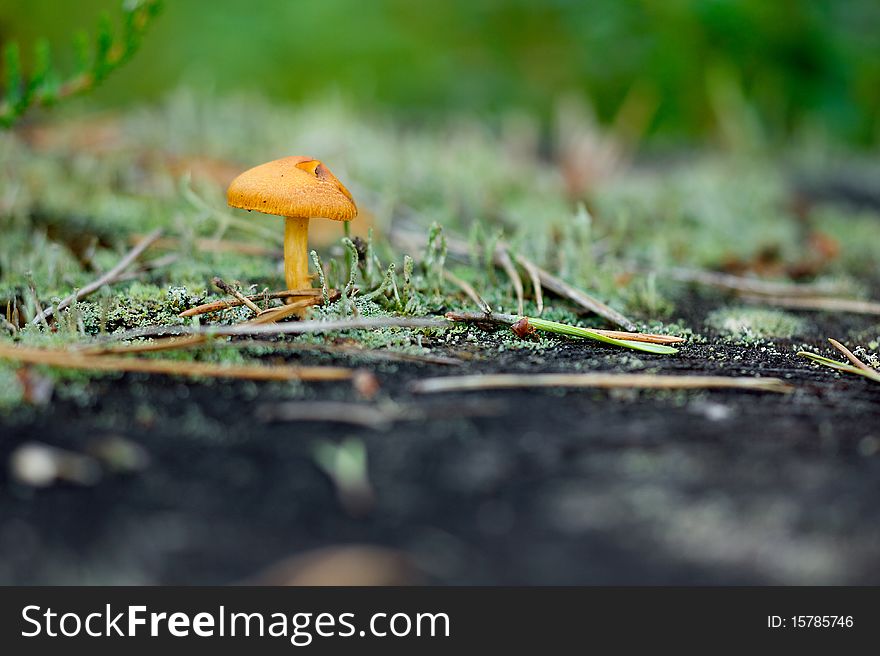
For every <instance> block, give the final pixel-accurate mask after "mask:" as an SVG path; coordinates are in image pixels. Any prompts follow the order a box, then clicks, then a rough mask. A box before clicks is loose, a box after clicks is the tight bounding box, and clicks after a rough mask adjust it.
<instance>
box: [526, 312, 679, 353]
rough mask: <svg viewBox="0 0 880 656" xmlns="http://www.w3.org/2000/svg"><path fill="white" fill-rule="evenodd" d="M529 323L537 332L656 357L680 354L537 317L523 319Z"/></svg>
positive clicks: (648, 344)
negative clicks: (566, 336) (610, 345)
mask: <svg viewBox="0 0 880 656" xmlns="http://www.w3.org/2000/svg"><path fill="white" fill-rule="evenodd" d="M521 318H523V319H525V320H526V321H528V322H529V325H530V326H532V327H533V328H535V329H537V330H543V331H546V332H549V333H556V334H558V335H569V336H571V337H584V338H586V339H595V340H596V341H599V342H605V343H606V344H613V345H614V346H622V347H623V348H628V349H632V350H634V351H642V352H644V353H654V354H656V355H673V354H675V353H678V349H676V348H673V347H671V346H666V345H664V344H651V343H650V342H635V341H632V340H628V339H615V338H614V337H608V336H606V335H602V334H600V333H597V332H594V331H592V330H590V329H589V328H581V327H579V326H571V325H569V324H566V323H559V322H557V321H547V320H546V319H537V318H535V317H521Z"/></svg>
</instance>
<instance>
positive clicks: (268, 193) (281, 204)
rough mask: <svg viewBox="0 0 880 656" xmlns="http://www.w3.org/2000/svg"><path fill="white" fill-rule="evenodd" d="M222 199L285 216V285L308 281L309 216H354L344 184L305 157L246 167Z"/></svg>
mask: <svg viewBox="0 0 880 656" xmlns="http://www.w3.org/2000/svg"><path fill="white" fill-rule="evenodd" d="M226 199H227V202H228V203H229V205H230V206H231V207H238V208H241V209H245V210H256V211H257V212H262V213H264V214H275V215H277V216H283V217H285V218H284V278H285V282H286V284H287V289H306V288H309V287H311V286H312V280H311V278H310V276H309V246H308V240H309V219H313V218H323V219H333V220H334V221H351V220H352V219H353V218H354V217H355V216H357V207H356V206H355V204H354V199H353V198H352V197H351V194H350V193H349V192H348V189H346V188H345V187H344V186H343V184H342V183H341V182H340V181H339V180H337V179H336V176H335V175H333V174H332V173H331V172H330V169H328V168H327V167H326V166H325V165H324V164H323V163H321V162H320V161H318V160H316V159H313V158H311V157H284V158H282V159H276V160H274V161H272V162H267V163H266V164H261V165H260V166H256V167H254V168H252V169H249V170H247V171H245V172H244V173H242V174H241V175H239V176H238V177H237V178H235V180H233V181H232V182H231V183H230V185H229V189H228V190H227V191H226ZM291 300H295V299H291Z"/></svg>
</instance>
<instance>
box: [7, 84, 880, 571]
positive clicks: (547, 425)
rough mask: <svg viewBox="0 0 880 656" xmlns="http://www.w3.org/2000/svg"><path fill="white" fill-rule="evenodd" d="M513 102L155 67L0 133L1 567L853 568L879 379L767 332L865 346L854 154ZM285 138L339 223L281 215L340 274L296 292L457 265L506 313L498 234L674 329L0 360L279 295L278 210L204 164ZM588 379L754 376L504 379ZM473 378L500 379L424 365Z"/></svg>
mask: <svg viewBox="0 0 880 656" xmlns="http://www.w3.org/2000/svg"><path fill="white" fill-rule="evenodd" d="M245 112H248V115H249V116H251V118H249V119H248V120H244V119H243V116H244V115H245ZM254 112H257V113H258V118H259V120H254V119H253V116H252V115H253V113H254ZM316 126H317V127H316ZM520 127H521V129H520V130H519V131H515V132H510V131H505V130H500V131H493V130H491V129H488V128H484V127H482V126H479V125H476V124H474V123H472V122H467V121H462V122H458V123H455V122H451V123H450V124H449V125H448V126H440V127H434V128H420V129H412V130H397V129H394V128H392V127H391V126H389V125H388V124H387V122H384V121H375V120H374V121H370V120H367V119H363V118H362V117H358V116H357V115H356V113H353V112H352V110H351V109H350V108H346V107H344V106H339V105H335V104H332V103H331V104H324V105H316V106H314V107H305V108H303V109H300V110H296V111H294V110H290V109H285V108H276V107H271V106H260V107H256V108H254V107H253V106H251V105H247V106H246V105H245V104H244V103H243V102H242V101H224V102H222V103H221V102H209V101H200V100H198V99H194V98H192V97H190V96H188V95H186V94H178V95H177V96H175V97H173V98H171V99H169V100H168V101H167V103H165V104H164V105H162V106H159V107H154V108H145V109H140V110H137V111H132V112H130V113H127V114H122V115H99V116H97V117H86V118H82V117H81V116H73V117H60V118H57V119H55V120H53V121H51V122H35V123H33V124H29V125H25V126H23V127H22V128H20V129H18V130H16V131H14V132H10V133H8V134H4V135H0V162H2V164H0V169H2V177H0V229H2V231H3V233H2V234H3V239H2V241H0V300H2V301H3V307H4V308H5V313H0V317H3V318H4V320H5V322H6V324H4V326H2V327H3V328H4V330H5V331H6V332H4V333H2V336H0V349H5V350H2V352H0V355H3V356H4V360H0V433H2V439H0V463H5V466H3V467H2V468H0V490H2V491H0V583H4V584H52V583H54V584H58V583H96V584H97V583H115V584H118V583H132V584H139V583H147V584H151V583H181V584H221V583H236V582H242V581H259V582H271V583H285V582H297V583H301V582H348V581H352V580H366V581H369V582H378V583H399V582H402V583H406V582H427V583H439V584H499V583H508V584H516V583H525V584H602V583H609V584H611V583H613V584H660V583H665V584H712V583H716V584H760V583H764V584H811V583H813V584H837V583H851V584H863V583H871V584H877V583H880V574H878V572H880V521H878V519H880V511H878V509H877V504H876V501H875V500H876V499H877V497H878V493H880V385H878V384H877V382H875V381H874V380H871V379H870V378H867V377H862V376H856V375H852V374H851V373H846V372H839V371H834V370H832V369H830V368H827V367H819V366H817V365H816V364H814V363H812V362H811V361H810V360H808V359H807V358H805V357H804V356H803V355H798V353H799V352H802V351H810V352H815V353H820V354H823V355H825V356H830V357H833V358H835V359H837V360H843V359H844V358H843V357H842V356H841V355H840V353H838V352H837V351H835V350H833V349H832V348H831V347H830V346H829V344H828V341H827V339H828V338H835V339H837V340H839V341H841V342H842V343H844V344H845V345H847V346H848V347H849V348H850V349H851V350H853V351H854V352H855V353H856V355H858V356H859V358H861V359H862V360H863V361H864V362H866V363H867V366H868V367H871V368H874V371H877V367H878V366H880V365H878V360H877V357H876V355H875V354H876V353H877V351H878V342H880V309H878V306H877V296H878V295H877V293H876V290H877V289H878V285H880V259H878V258H877V256H876V254H877V247H878V246H880V209H878V206H880V203H878V202H877V195H876V189H873V188H871V187H870V185H867V186H866V185H864V184H861V183H859V181H858V179H855V181H854V177H853V176H852V175H850V172H851V171H853V170H855V171H859V172H862V173H864V172H865V171H871V170H874V169H872V167H875V168H876V163H873V162H863V161H857V160H855V159H853V158H852V157H848V158H831V157H828V156H818V155H815V154H812V155H811V156H810V157H802V158H800V159H797V160H795V158H794V157H793V156H789V157H785V156H780V157H776V158H771V157H769V156H767V155H761V154H755V153H749V154H741V153H740V154H737V153H733V154H731V153H727V154H725V155H723V156H722V155H706V156H701V157H700V158H690V157H688V158H685V157H682V156H678V157H675V158H671V159H669V160H668V161H667V160H659V159H657V158H655V159H653V160H651V159H646V160H645V161H639V162H635V163H629V164H628V165H625V166H624V165H616V166H611V165H610V164H609V166H608V169H607V170H604V169H601V168H600V170H587V169H588V168H589V167H584V166H582V164H583V163H584V162H585V161H586V162H595V161H597V160H596V152H595V151H594V150H591V149H590V148H591V147H590V144H591V143H594V141H595V140H592V141H591V139H588V138H587V137H586V136H584V135H585V134H586V133H584V134H581V139H580V141H578V139H575V138H574V137H572V139H571V140H569V141H560V142H559V143H544V142H543V141H542V140H541V139H539V138H537V137H535V136H534V131H533V130H528V129H525V128H523V127H522V126H520ZM581 127H582V129H583V130H585V131H586V130H587V128H588V127H589V126H588V125H587V124H584V125H583V126H581ZM587 136H589V135H587ZM593 136H596V135H593ZM600 136H602V138H605V139H609V140H610V139H612V137H611V136H608V135H600ZM596 138H598V137H596ZM609 143H611V142H609ZM572 144H575V145H577V144H580V146H579V147H578V148H576V147H575V146H574V145H572ZM299 152H307V153H310V154H313V155H315V156H320V157H321V158H322V159H323V160H324V161H325V162H327V163H328V165H330V166H331V167H332V168H333V170H334V173H336V175H337V176H338V177H340V179H342V180H343V181H344V182H345V183H346V184H347V185H348V186H349V188H350V189H351V190H352V192H353V194H354V196H355V198H356V199H358V201H359V206H360V208H361V216H360V217H358V219H356V220H355V221H354V222H353V223H352V226H351V227H352V231H353V232H352V234H351V236H352V237H353V238H355V237H356V238H357V239H355V241H354V242H352V247H351V248H350V247H348V246H345V244H344V242H343V241H341V240H340V238H341V237H342V236H343V235H342V234H341V228H338V227H337V226H331V228H326V227H323V226H322V227H318V226H315V230H314V231H313V235H312V238H313V243H314V247H315V248H316V250H317V251H318V253H319V254H320V257H321V262H322V263H323V269H324V275H325V280H326V284H327V285H328V287H332V288H335V289H345V287H346V285H347V283H348V282H350V281H351V282H352V283H353V286H354V287H356V288H357V290H358V294H357V296H355V297H354V300H350V301H349V300H346V298H343V299H341V300H337V301H333V302H328V303H326V304H324V305H323V306H322V307H315V308H313V309H312V310H310V315H309V317H308V319H309V320H313V321H319V320H352V319H354V318H356V317H355V316H354V315H355V314H357V317H361V318H366V319H373V320H379V321H386V322H387V323H393V322H394V321H398V320H399V321H401V323H404V324H405V323H406V321H408V320H419V319H424V318H432V317H436V318H438V320H439V319H440V318H442V317H443V316H444V314H445V313H446V312H450V311H453V312H462V311H469V312H478V311H479V308H478V307H477V304H476V302H475V301H474V300H473V299H471V298H469V295H468V294H467V293H466V292H465V291H463V286H462V285H461V281H462V280H463V281H464V282H465V287H466V286H468V285H470V287H472V288H473V289H474V290H476V293H477V294H479V295H480V297H482V298H483V299H485V301H486V302H488V303H489V304H490V305H491V306H492V308H493V309H494V310H496V311H500V312H507V313H516V314H525V315H528V316H532V317H534V316H536V315H537V314H538V313H539V310H540V308H539V304H538V296H537V291H538V290H537V289H536V287H535V285H533V284H532V283H531V277H530V275H529V270H528V267H523V266H514V270H515V272H516V274H517V275H519V276H521V280H522V284H523V290H524V291H523V312H522V313H521V312H519V308H518V302H519V301H518V298H517V295H516V292H515V286H514V285H513V284H512V279H511V278H510V277H509V276H508V272H507V271H505V269H504V267H502V266H499V263H498V260H497V259H496V253H497V252H498V249H499V248H500V247H501V246H502V245H505V244H506V245H508V246H509V252H510V254H511V255H513V256H517V257H522V258H526V262H531V263H534V264H535V265H536V266H540V267H542V268H543V269H544V270H545V271H546V272H549V273H552V274H553V275H554V276H557V277H558V278H559V279H560V280H562V281H564V284H565V285H566V286H567V288H568V287H570V288H572V289H576V290H582V291H584V292H587V293H589V294H590V295H592V296H594V297H595V298H597V299H599V300H600V301H601V302H602V303H605V304H607V305H608V306H610V307H611V308H613V310H614V311H616V312H618V313H622V314H623V315H625V316H626V317H627V318H628V319H629V320H631V321H632V323H633V325H634V326H635V327H636V328H637V329H638V330H642V331H648V332H652V333H658V334H663V335H672V336H680V337H683V338H684V340H685V341H684V342H682V343H681V344H675V345H674V346H675V348H676V349H677V352H676V353H674V354H665V355H658V354H653V353H645V352H640V351H636V350H631V349H626V348H619V347H616V346H610V345H607V344H603V343H600V342H596V341H591V340H585V339H580V338H570V337H565V336H560V335H556V334H549V333H540V334H537V335H533V336H527V337H525V338H521V337H519V336H517V335H516V334H514V332H513V331H511V330H510V328H509V327H508V326H504V325H495V326H483V325H478V324H473V323H467V324H462V323H452V322H446V323H445V324H444V325H438V326H433V325H432V326H425V327H408V326H405V325H404V326H400V327H395V326H392V325H385V326H383V327H381V328H359V329H350V330H341V331H325V332H320V333H314V334H312V333H309V334H302V335H293V334H267V335H262V336H260V337H258V338H254V337H247V336H235V337H220V338H216V337H212V338H211V339H208V340H206V341H205V342H204V343H195V344H192V345H190V348H173V349H168V350H164V351H160V352H155V353H152V352H139V353H129V354H127V355H122V356H120V357H123V358H127V359H129V360H137V361H144V362H147V361H153V360H162V361H165V362H169V361H170V362H173V363H176V364H177V365H179V366H180V368H181V371H178V373H181V374H184V373H186V372H185V371H183V370H185V369H186V368H187V367H192V366H196V364H198V365H201V364H204V365H212V366H213V365H216V366H218V367H221V368H222V367H240V366H247V367H252V366H257V367H266V368H268V367H270V366H272V367H281V368H283V367H288V366H290V365H293V366H299V365H303V366H314V367H319V368H324V367H335V368H336V369H335V371H337V372H338V371H341V372H343V374H344V376H345V379H344V380H334V381H325V382H305V381H300V380H284V381H278V380H273V381H259V380H239V379H230V378H228V377H224V376H222V375H219V376H217V375H214V374H211V375H207V374H205V375H202V376H198V377H195V378H192V377H185V376H181V375H172V376H165V375H155V374H148V373H132V372H128V373H124V372H121V371H110V372H107V371H102V372H96V371H88V370H85V371H84V370H79V369H77V370H71V369H69V368H67V367H59V366H48V365H45V364H33V363H30V364H28V363H24V362H22V361H21V359H20V357H19V355H16V354H21V353H22V352H23V349H30V350H31V351H35V350H39V351H40V352H43V353H45V352H49V351H52V352H58V351H59V350H60V351H64V352H68V353H69V352H73V351H75V350H76V349H82V348H83V347H96V346H100V347H104V348H106V347H107V346H108V345H109V346H118V345H120V344H122V343H123V342H124V343H125V344H127V345H129V346H134V347H135V348H142V347H144V346H149V345H154V344H156V343H158V342H160V341H161V340H167V339H168V338H166V337H160V336H153V337H148V338H143V337H134V336H133V333H132V332H131V331H133V330H134V331H136V330H143V329H152V328H155V327H157V326H159V327H164V328H166V329H169V330H170V329H174V328H177V329H190V330H192V329H201V327H204V326H217V327H221V328H229V327H232V326H235V325H238V324H241V323H242V322H244V321H246V320H248V319H250V318H251V317H250V316H249V315H248V312H247V310H246V309H245V308H242V307H239V308H234V309H227V310H223V311H219V312H214V313H210V314H205V315H201V317H200V318H199V320H198V321H197V322H196V323H194V320H193V319H192V318H186V317H184V318H181V317H180V316H179V314H180V312H182V311H184V310H187V309H190V308H192V307H195V306H197V305H199V304H201V303H205V302H210V301H215V300H222V299H224V298H228V297H226V296H225V294H224V293H222V292H221V291H219V290H218V289H216V288H214V287H213V286H212V284H211V280H212V278H213V277H214V276H220V277H222V278H223V279H224V280H227V281H229V282H231V283H232V284H233V285H234V286H237V287H240V288H241V289H242V290H244V291H248V290H250V291H251V292H254V293H260V292H261V290H270V291H272V290H277V289H280V285H281V282H280V281H281V279H282V276H281V274H280V269H279V266H280V255H279V251H280V238H281V234H282V232H283V231H282V230H280V229H278V228H279V227H280V223H279V222H278V221H276V220H275V219H274V218H273V217H256V216H252V215H247V214H245V213H237V212H234V211H232V210H228V209H227V208H226V207H225V203H224V199H223V190H224V188H225V185H226V184H227V183H228V181H229V179H231V177H232V176H234V175H235V174H236V173H237V172H240V171H241V170H244V169H245V168H247V167H248V166H250V165H253V164H256V163H260V162H262V161H266V160H269V159H272V158H274V157H280V156H283V155H287V154H292V153H299ZM692 160H693V161H692ZM792 161H798V163H799V165H798V167H795V166H794V165H793V164H792V163H791V162H792ZM841 161H844V162H845V164H844V165H842V164H841V163H840V162H841ZM337 162H338V163H339V164H338V165H337V164H336V163H337ZM856 178H858V176H856ZM841 180H845V181H846V183H847V184H845V185H841V184H840V181H841ZM313 223H317V222H313ZM157 229H158V230H161V231H162V236H161V238H160V241H156V242H153V245H152V247H151V248H150V249H148V251H147V252H146V253H145V254H144V255H143V257H141V258H139V259H138V261H137V262H135V263H133V265H132V266H131V267H130V268H129V269H127V272H128V274H129V275H128V277H127V278H126V277H123V278H122V279H117V280H114V281H113V282H112V283H111V284H108V285H106V286H102V287H101V288H100V289H99V290H97V291H96V292H95V293H94V294H93V295H90V296H89V297H87V298H83V299H81V300H79V301H78V302H76V303H74V304H71V305H70V306H69V307H67V308H66V309H64V310H62V311H59V312H57V313H56V314H57V316H54V317H51V318H50V319H49V320H47V321H46V322H45V324H44V323H43V322H41V321H36V322H35V318H36V315H37V313H38V308H37V306H38V305H39V307H40V308H43V309H45V308H49V307H53V306H57V304H58V302H59V300H60V299H63V298H64V297H66V296H67V295H68V294H70V293H71V292H73V291H74V290H77V289H82V288H83V287H84V286H85V285H86V284H88V282H90V281H92V280H94V279H96V278H97V277H100V275H101V274H102V273H106V272H107V271H108V270H110V269H111V268H112V267H113V265H114V264H115V263H117V262H118V261H119V260H120V258H121V257H122V256H123V254H124V253H125V252H126V251H128V250H129V249H130V248H131V247H132V245H134V244H137V243H139V242H143V239H144V235H145V234H147V233H150V232H151V231H154V230H157ZM370 229H372V234H371V232H370ZM355 245H356V246H357V247H356V248H355V247H354V246H355ZM355 252H357V255H356V257H355ZM404 255H409V256H411V258H407V259H404V258H403V256H404ZM515 259H516V258H515ZM407 260H408V261H407ZM391 263H395V264H396V267H389V266H388V265H389V264H391ZM517 264H518V265H519V264H521V260H517ZM450 273H452V274H453V275H452V276H450V275H449V274H450ZM719 275H721V277H719ZM765 283H767V284H771V285H775V287H772V288H769V291H768V288H765V287H762V286H761V285H762V284H765ZM316 284H317V281H316ZM770 292H772V293H770ZM365 297H366V298H365ZM543 306H544V308H543V314H542V315H541V316H542V318H547V319H551V320H555V321H560V322H564V323H566V324H570V325H578V326H582V327H586V328H605V329H620V328H621V327H620V326H619V325H615V324H614V322H613V321H612V320H609V318H608V317H602V316H597V315H596V314H595V313H591V312H588V311H587V310H586V309H585V308H584V307H583V305H582V304H579V303H578V302H577V301H576V300H572V299H565V298H562V297H561V296H560V294H559V293H554V290H553V289H544V290H543ZM283 323H284V324H290V323H292V322H290V321H286V322H283ZM278 325H282V324H278ZM162 343H165V344H167V342H162ZM16 349H18V350H16ZM4 354H5V355H4ZM10 354H11V355H10ZM16 358H19V359H16ZM588 372H593V373H596V372H607V373H616V374H633V373H637V374H646V375H648V376H651V377H661V376H666V375H669V376H696V375H712V376H723V377H727V378H729V379H731V380H732V379H746V380H753V381H754V380H755V379H763V380H768V381H769V380H777V383H778V389H777V391H756V390H746V389H700V388H699V386H697V388H696V389H642V388H640V387H622V388H617V389H594V388H575V387H571V386H555V387H550V388H546V387H544V388H541V387H536V386H535V385H534V383H535V382H536V379H535V375H536V374H541V373H565V374H585V373H588ZM496 373H504V374H516V375H519V376H520V379H519V380H518V382H517V384H518V385H520V387H518V388H516V389H468V388H467V387H466V386H464V385H463V384H460V385H458V387H457V388H456V387H455V385H453V387H454V389H452V390H450V391H435V392H430V391H429V389H426V388H429V387H430V385H431V383H430V382H427V381H429V379H430V380H433V379H438V378H446V377H453V376H454V377H457V376H464V375H468V376H475V375H476V376H482V375H486V374H496ZM479 380H482V381H485V380H487V379H479ZM779 390H783V391H779ZM353 572H354V573H353ZM365 572H366V573H367V574H365Z"/></svg>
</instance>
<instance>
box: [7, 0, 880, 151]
mask: <svg viewBox="0 0 880 656" xmlns="http://www.w3.org/2000/svg"><path fill="white" fill-rule="evenodd" d="M117 8H118V3H117V1H116V0H77V1H76V2H58V0H0V40H2V41H6V40H8V39H11V38H15V39H18V40H19V41H21V42H22V44H23V45H24V46H25V48H27V47H28V45H29V44H32V43H33V41H34V40H35V39H36V38H37V37H39V36H46V37H49V38H50V39H51V41H52V44H53V47H54V50H55V56H56V58H57V59H58V60H59V61H60V62H62V63H64V62H65V61H66V62H67V63H68V64H69V63H70V61H71V60H72V58H73V48H72V45H71V36H72V33H73V32H74V31H75V30H76V29H80V28H81V29H86V30H89V31H91V32H93V31H94V28H95V23H96V21H97V17H98V15H99V14H100V13H101V12H102V11H109V12H111V15H114V16H115V15H116V14H117V13H118V12H116V9H117ZM26 52H27V50H26ZM181 85H187V86H191V87H197V88H204V89H205V90H206V91H210V92H213V93H220V94H225V93H229V92H237V91H245V92H250V93H255V94H260V95H262V96H266V97H269V98H271V99H274V100H282V101H289V102H297V101H301V100H304V99H309V98H312V97H314V96H320V95H326V94H328V93H338V94H340V95H342V96H343V97H345V98H346V99H348V100H349V101H353V102H356V103H363V105H364V106H368V107H370V108H371V109H374V110H376V109H378V110H380V111H381V110H384V109H386V108H387V109H388V110H390V111H393V112H394V113H395V115H396V116H397V117H399V118H400V119H401V120H408V121H422V120H430V119H431V118H432V117H435V116H437V115H438V114H443V113H446V112H449V111H456V112H466V113H475V114H477V115H478V116H480V117H483V116H485V117H487V118H491V117H493V116H497V115H498V114H499V113H500V112H502V111H506V110H511V109H515V110H525V111H528V112H529V113H531V114H533V115H536V116H539V117H541V118H544V119H549V118H550V117H551V116H552V115H553V112H554V110H555V107H556V106H557V101H558V100H559V99H560V98H563V97H566V98H571V97H576V98H582V99H584V100H586V101H587V102H589V103H590V104H591V106H592V107H593V109H594V110H595V113H596V115H597V117H598V119H599V120H600V121H602V122H603V123H610V122H613V121H614V120H615V117H616V116H618V115H619V113H620V109H621V107H625V108H626V109H624V111H623V115H624V116H625V115H626V114H627V113H635V114H636V115H638V116H641V117H643V120H642V123H644V125H643V126H642V125H640V127H639V131H640V132H642V131H645V132H646V133H647V134H648V136H649V137H651V138H652V139H653V140H654V142H659V143H662V142H665V141H674V142H679V143H680V142H682V141H686V142H692V141H700V140H706V139H712V138H715V137H716V136H717V135H718V134H719V133H720V132H724V131H725V127H724V126H725V123H726V122H727V123H729V122H730V121H735V122H738V123H739V124H745V125H747V126H748V129H749V130H751V131H753V132H757V133H759V134H760V135H761V138H763V139H766V140H768V141H770V142H771V143H772V142H782V141H785V140H789V139H793V138H798V137H800V136H802V135H804V134H810V135H816V134H818V135H820V136H822V137H824V138H827V139H829V140H833V141H838V142H844V143H847V144H850V145H856V146H870V145H874V144H876V143H878V138H880V2H878V1H877V0H848V1H847V0H836V1H835V0H825V1H823V0H815V1H809V0H803V1H798V0H739V1H734V0H633V1H625V0H593V1H578V0H545V1H539V0H504V1H502V0H442V1H414V0H369V1H366V0H321V1H320V2H306V1H296V0H289V1H286V2H284V1H279V0H216V1H214V2H207V1H206V0H201V1H200V0H166V2H165V3H164V10H163V14H162V16H161V17H160V18H159V20H158V22H157V23H156V25H155V26H154V28H153V29H152V31H151V33H150V34H149V35H148V37H147V39H146V42H145V44H144V46H143V48H142V50H141V52H139V53H138V54H137V55H136V57H135V59H134V60H133V61H132V62H131V63H130V64H129V65H128V66H127V67H126V68H125V69H123V70H122V71H119V72H117V73H116V74H114V75H113V76H112V77H111V78H110V79H109V80H108V81H107V82H106V83H105V85H104V86H103V87H102V88H101V89H100V90H99V91H98V92H97V93H96V94H94V95H93V96H92V101H93V102H99V103H102V104H107V105H110V106H117V105H121V104H129V103H136V102H141V101H145V100H147V101H149V100H155V99H157V98H159V97H161V96H163V95H164V94H166V93H167V92H169V91H170V90H172V89H174V88H177V87H179V86H181ZM627 99H628V100H627ZM728 132H729V131H728Z"/></svg>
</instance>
